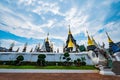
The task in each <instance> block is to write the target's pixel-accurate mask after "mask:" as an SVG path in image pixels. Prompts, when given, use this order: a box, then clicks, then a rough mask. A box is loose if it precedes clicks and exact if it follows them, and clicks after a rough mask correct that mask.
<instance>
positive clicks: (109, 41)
mask: <svg viewBox="0 0 120 80" xmlns="http://www.w3.org/2000/svg"><path fill="white" fill-rule="evenodd" d="M106 35H107V38H108V43H109V45H112V44H113V43H114V42H113V41H112V39H111V38H110V37H109V35H108V33H107V32H106Z"/></svg>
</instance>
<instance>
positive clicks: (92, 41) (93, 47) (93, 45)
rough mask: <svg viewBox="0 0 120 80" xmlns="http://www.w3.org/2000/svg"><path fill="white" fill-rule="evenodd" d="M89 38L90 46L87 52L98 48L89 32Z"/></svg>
mask: <svg viewBox="0 0 120 80" xmlns="http://www.w3.org/2000/svg"><path fill="white" fill-rule="evenodd" d="M87 36H88V42H87V43H88V46H87V50H88V51H89V50H94V49H95V48H96V46H95V43H96V42H95V40H94V39H93V38H92V39H91V38H90V36H89V34H88V32H87Z"/></svg>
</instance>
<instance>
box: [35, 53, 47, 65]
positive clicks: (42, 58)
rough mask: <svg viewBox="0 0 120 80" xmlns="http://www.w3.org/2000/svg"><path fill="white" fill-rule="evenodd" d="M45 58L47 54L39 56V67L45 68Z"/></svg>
mask: <svg viewBox="0 0 120 80" xmlns="http://www.w3.org/2000/svg"><path fill="white" fill-rule="evenodd" d="M45 58H46V55H45V54H39V55H38V60H37V64H38V65H39V66H45V62H46V61H45Z"/></svg>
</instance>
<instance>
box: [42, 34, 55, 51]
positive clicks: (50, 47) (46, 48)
mask: <svg viewBox="0 0 120 80" xmlns="http://www.w3.org/2000/svg"><path fill="white" fill-rule="evenodd" d="M48 36H49V34H48V35H47V38H46V39H45V40H44V43H43V45H42V48H41V51H42V52H53V44H52V43H50V41H49V38H48Z"/></svg>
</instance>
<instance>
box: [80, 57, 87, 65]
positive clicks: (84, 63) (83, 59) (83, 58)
mask: <svg viewBox="0 0 120 80" xmlns="http://www.w3.org/2000/svg"><path fill="white" fill-rule="evenodd" d="M85 61H86V59H85V57H81V64H82V65H86V62H85Z"/></svg>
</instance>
